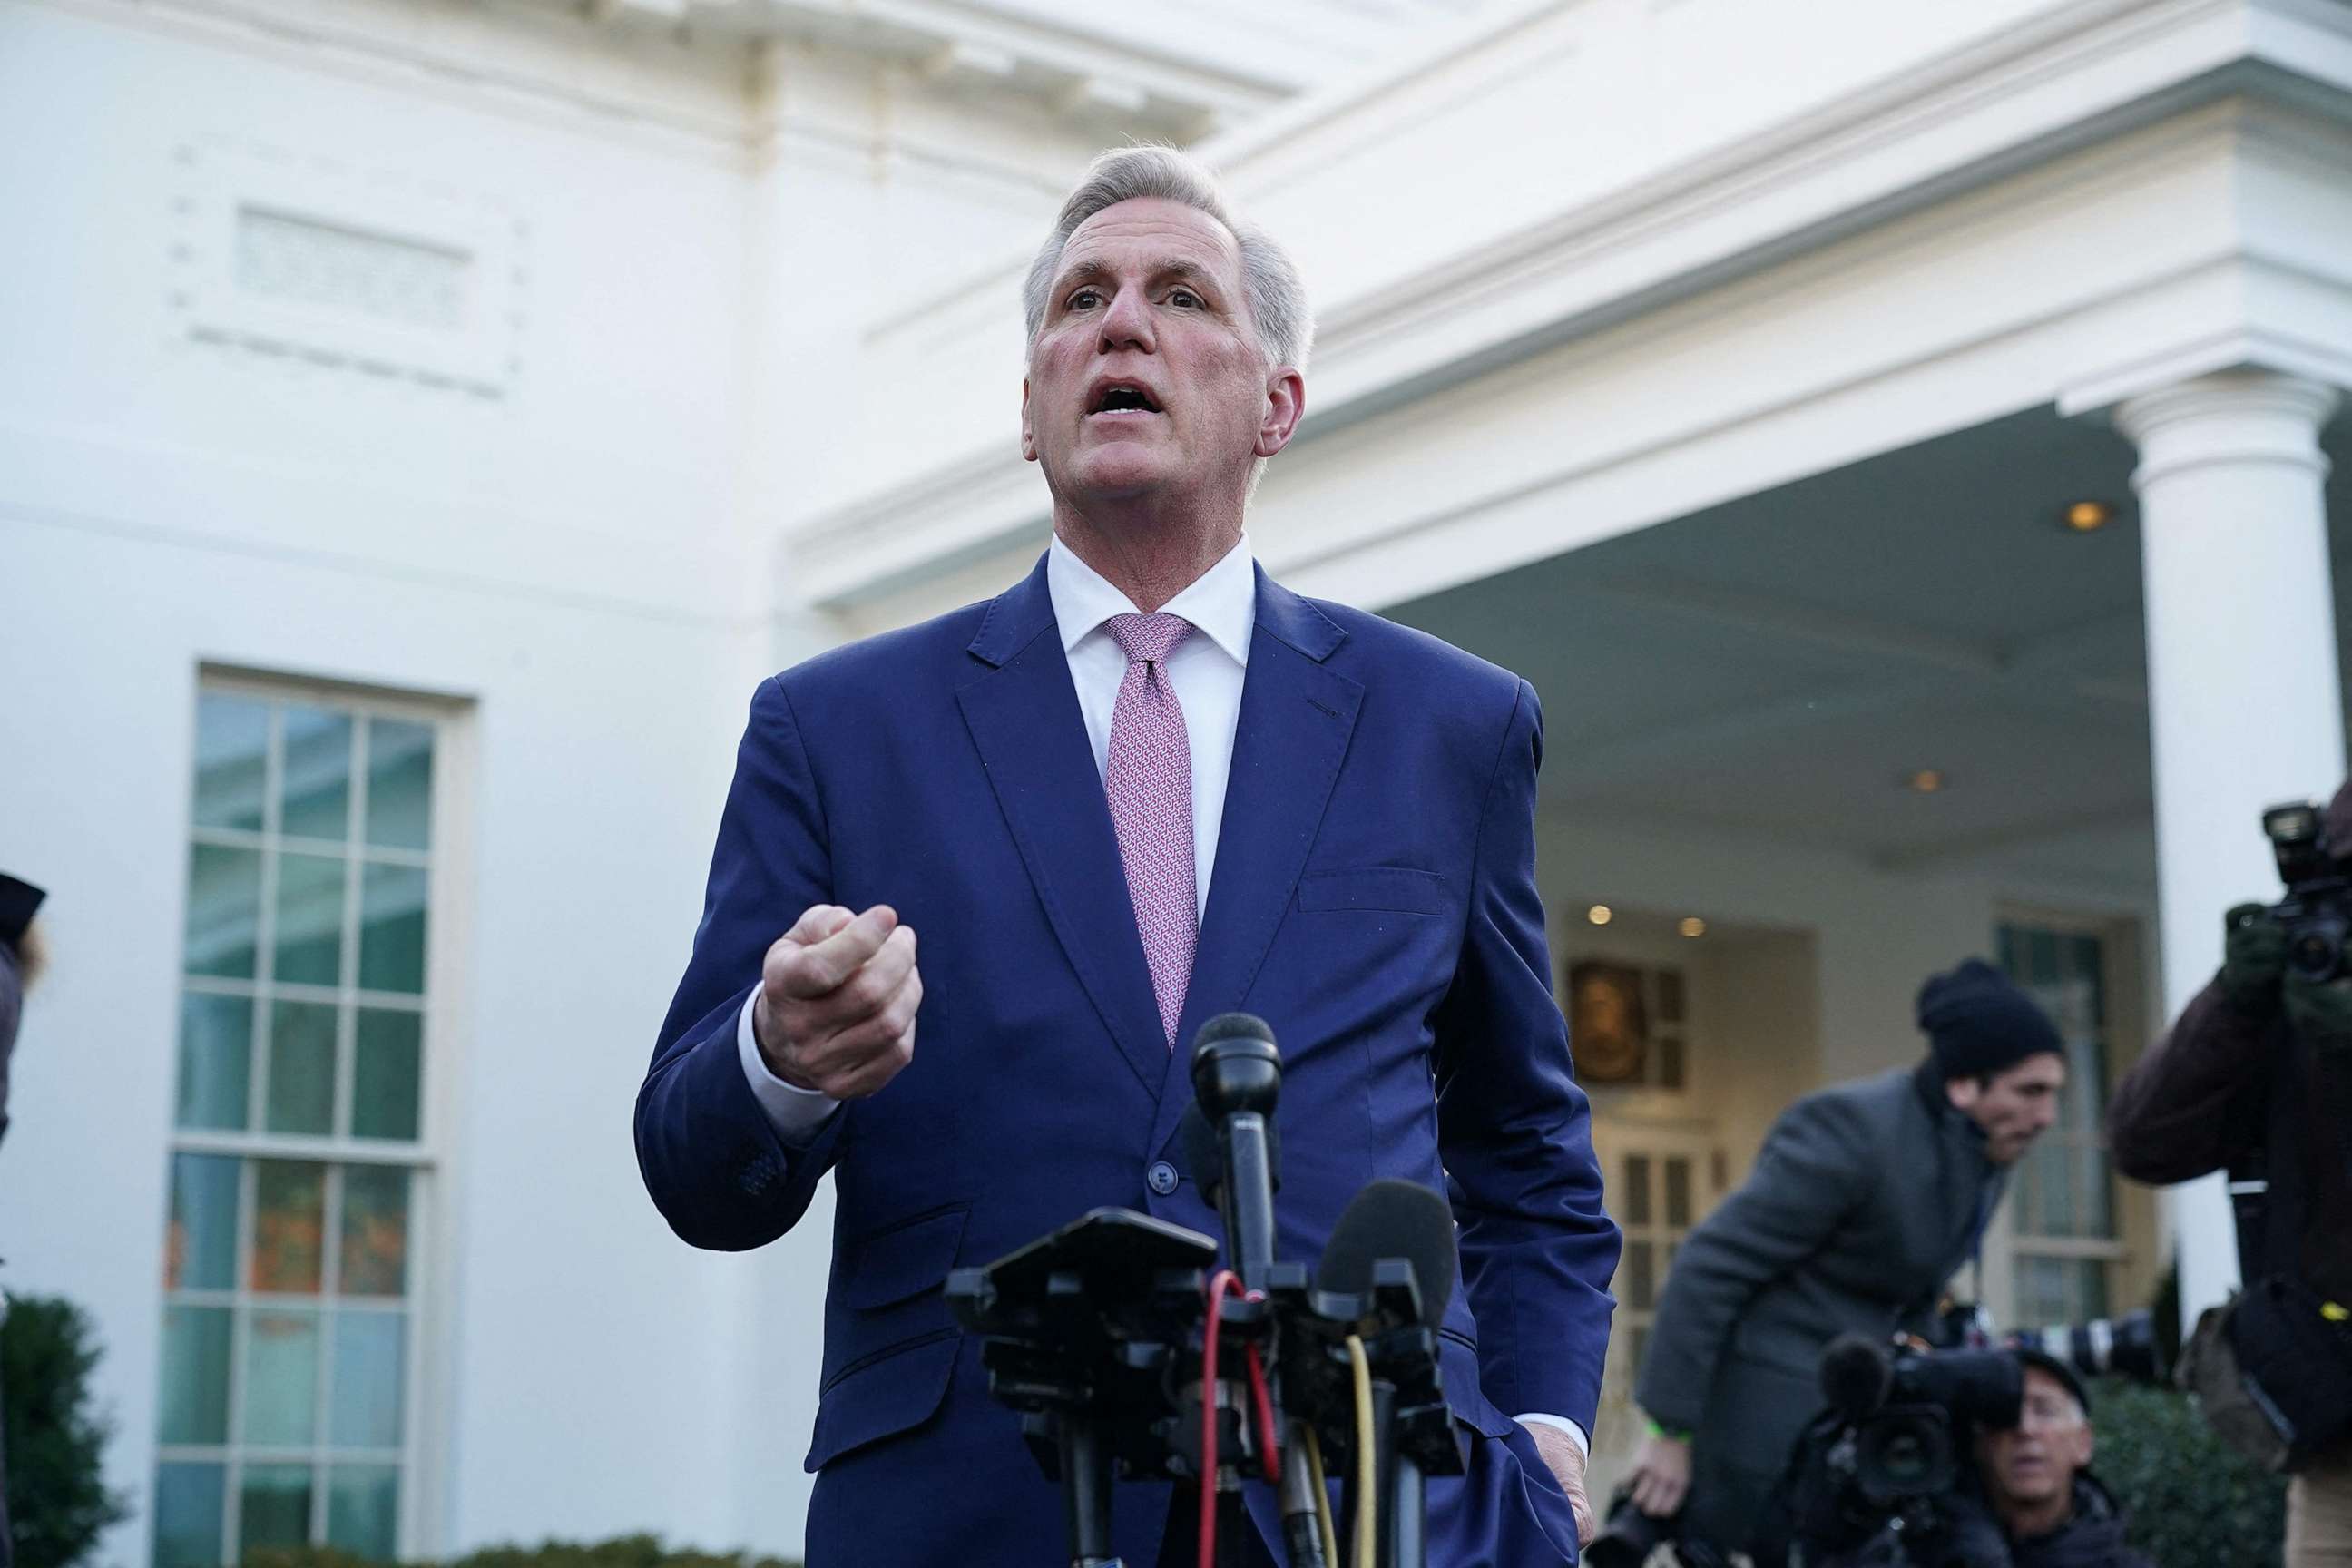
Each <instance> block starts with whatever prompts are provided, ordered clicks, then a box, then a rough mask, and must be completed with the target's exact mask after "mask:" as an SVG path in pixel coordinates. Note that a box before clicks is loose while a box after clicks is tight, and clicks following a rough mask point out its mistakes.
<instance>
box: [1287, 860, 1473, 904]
mask: <svg viewBox="0 0 2352 1568" xmlns="http://www.w3.org/2000/svg"><path fill="white" fill-rule="evenodd" d="M1446 891H1447V889H1446V886H1445V879H1444V878H1443V877H1441V876H1439V875H1438V874H1437V873H1436V872H1434V871H1421V870H1416V869H1414V868H1412V867H1410V866H1367V867H1364V868H1362V869H1360V870H1355V871H1318V872H1315V873H1313V874H1311V875H1309V876H1307V877H1303V878H1301V879H1299V883H1298V907H1299V908H1300V909H1302V910H1389V911H1391V912H1392V913H1397V914H1408V915H1442V914H1444V912H1445V910H1446V906H1447V902H1448V900H1447V898H1446Z"/></svg>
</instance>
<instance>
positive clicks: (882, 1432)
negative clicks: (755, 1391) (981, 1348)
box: [803, 1329, 963, 1475]
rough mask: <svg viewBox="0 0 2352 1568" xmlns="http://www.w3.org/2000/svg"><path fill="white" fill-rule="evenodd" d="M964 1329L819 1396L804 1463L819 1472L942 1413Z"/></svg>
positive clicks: (879, 1362)
mask: <svg viewBox="0 0 2352 1568" xmlns="http://www.w3.org/2000/svg"><path fill="white" fill-rule="evenodd" d="M961 1343H963V1335H961V1334H960V1333H958V1332H956V1331H954V1330H952V1329H946V1330H942V1331H940V1332H939V1333H938V1334H936V1335H933V1336H931V1337H930V1338H928V1339H923V1340H919V1341H917V1342H914V1343H913V1344H911V1345H908V1346H907V1347H906V1348H905V1349H903V1350H895V1351H892V1352H889V1353H887V1354H886V1355H882V1356H879V1357H877V1358H876V1359H875V1360H872V1361H869V1362H867V1363H866V1364H865V1365H864V1366H861V1367H857V1368H855V1369H854V1370H852V1371H851V1372H850V1373H848V1374H847V1375H845V1376H844V1377H841V1378H839V1379H837V1380H836V1381H835V1383H834V1384H833V1386H832V1387H830V1388H828V1389H826V1390H825V1391H824V1397H823V1398H821V1399H819V1400H818V1401H817V1406H816V1430H815V1432H814V1435H813V1436H811V1438H810V1441H809V1451H808V1458H807V1459H805V1460H804V1461H803V1468H805V1469H807V1470H808V1471H809V1472H810V1473H811V1474H812V1475H814V1473H815V1472H816V1471H817V1470H818V1469H820V1468H823V1467H824V1466H826V1465H829V1464H831V1463H832V1462H833V1461H834V1460H835V1459H837V1458H841V1456H842V1455H844V1454H846V1453H848V1452H849V1451H850V1450H851V1449H853V1448H862V1447H865V1446H866V1444H868V1443H876V1442H879V1441H881V1440H882V1439H883V1438H885V1437H890V1436H897V1435H898V1433H901V1432H904V1431H906V1430H907V1429H908V1428H909V1427H912V1426H921V1425H922V1424H923V1423H924V1422H926V1421H928V1420H929V1419H930V1418H931V1417H932V1416H933V1415H936V1414H938V1412H939V1408H940V1401H941V1400H943V1399H945V1398H946V1397H947V1392H948V1378H949V1376H950V1374H951V1373H953V1372H954V1371H955V1358H956V1347H957V1346H958V1345H961Z"/></svg>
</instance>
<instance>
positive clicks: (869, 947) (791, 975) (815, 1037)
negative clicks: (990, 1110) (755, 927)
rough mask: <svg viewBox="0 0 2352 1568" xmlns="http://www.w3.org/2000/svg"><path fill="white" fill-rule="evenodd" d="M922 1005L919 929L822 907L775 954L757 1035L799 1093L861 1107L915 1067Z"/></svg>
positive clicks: (878, 915)
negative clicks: (917, 961) (826, 1096)
mask: <svg viewBox="0 0 2352 1568" xmlns="http://www.w3.org/2000/svg"><path fill="white" fill-rule="evenodd" d="M922 1001H923V977H922V975H921V974H920V973H917V971H916V968H915V931H914V928H913V927H911V926H902V925H900V924H899V923H898V911H897V910H893V909H892V908H890V906H889V905H887V904H877V905H875V906H874V907H873V908H872V909H870V910H866V912H865V913H864V914H862V915H852V914H851V913H850V912H849V911H848V910H845V909H843V908H841V907H840V906H839V905H837V904H818V905H816V906H814V908H812V909H810V910H808V911H807V912H805V913H804V914H803V915H802V916H801V918H800V919H799V920H798V921H795V922H794V923H793V929H792V930H790V931H786V932H785V933H784V934H783V935H782V936H781V937H779V938H778V939H777V940H776V944H775V945H774V946H773V947H771V948H770V949H768V956H767V958H766V959H765V960H764V961H763V962H762V963H761V974H760V997H759V1000H758V1001H757V1002H755V1003H753V1004H752V1006H751V1032H752V1034H753V1036H754V1037H756V1038H757V1039H758V1041H759V1044H760V1056H761V1059H762V1060H764V1061H765V1062H766V1063H767V1064H768V1070H769V1071H770V1072H772V1073H774V1074H775V1075H776V1076H777V1077H778V1078H780V1079H783V1080H784V1081H785V1082H786V1083H789V1084H791V1085H792V1086H793V1088H795V1089H814V1090H815V1091H817V1092H819V1093H823V1094H829V1095H831V1096H832V1097H833V1098H834V1099H835V1100H862V1099H864V1098H865V1097H866V1096H867V1095H869V1094H872V1093H874V1092H875V1091H876V1090H877V1089H880V1088H881V1087H882V1086H883V1085H884V1084H886V1083H888V1082H889V1081H890V1080H891V1079H894V1078H896V1077H898V1074H899V1072H900V1070H901V1069H902V1068H905V1067H906V1065H907V1064H908V1062H910V1061H912V1060H914V1058H915V1013H916V1009H918V1008H919V1007H920V1006H921V1005H922Z"/></svg>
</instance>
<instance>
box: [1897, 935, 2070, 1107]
mask: <svg viewBox="0 0 2352 1568" xmlns="http://www.w3.org/2000/svg"><path fill="white" fill-rule="evenodd" d="M1919 1027H1921V1028H1922V1029H1925V1030H1926V1031H1927V1048H1928V1050H1929V1052H1930V1054H1931V1055H1932V1056H1933V1058H1934V1059H1935V1063H1936V1071H1937V1073H1938V1074H1940V1075H1941V1076H1942V1077H1943V1078H1944V1079H1947V1080H1949V1079H1956V1078H1983V1077H1985V1076H1987V1075H1989V1074H1991V1073H1997V1072H2005V1071H2007V1070H2008V1069H2009V1068H2013V1067H2015V1066H2016V1065H2017V1064H2018V1063H2020V1062H2021V1061H2023V1060H2024V1059H2025V1058H2028V1057H2032V1056H2039V1055H2041V1054H2042V1052H2044V1051H2051V1052H2054V1053H2056V1054H2058V1055H2061V1056H2063V1055H2064V1054H2065V1049H2066V1047H2065V1043H2064V1042H2063V1041H2062V1040H2061V1039H2059V1037H2058V1028H2057V1026H2056V1025H2054V1024H2053V1023H2051V1021H2050V1016H2049V1015H2048V1014H2047V1013H2044V1012H2043V1011H2042V1009H2041V1008H2040V1007H2039V1006H2037V1005H2035V1004H2034V1001H2033V998H2032V997H2031V996H2028V995H2027V994H2025V993H2024V992H2022V991H2020V990H2019V989H2018V988H2017V987H2016V986H2015V985H2013V984H2011V983H2010V979H2009V976H2007V975H2005V974H2003V973H2001V972H2000V970H1998V969H1995V968H1994V967H1993V966H1992V965H1991V964H1990V963H1986V962H1985V961H1984V960H1983V959H1981V958H1971V959H1969V960H1968V961H1967V962H1966V963H1962V964H1961V965H1960V966H1959V967H1958V969H1955V970H1953V971H1952V972H1951V973H1949V974H1938V975H1937V976H1936V977H1935V978H1934V979H1932V980H1930V981H1928V982H1927V984H1925V985H1922V986H1921V987H1919Z"/></svg>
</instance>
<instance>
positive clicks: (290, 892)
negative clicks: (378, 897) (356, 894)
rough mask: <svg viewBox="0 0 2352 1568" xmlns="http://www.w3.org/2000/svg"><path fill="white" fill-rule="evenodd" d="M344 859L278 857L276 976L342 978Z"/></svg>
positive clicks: (315, 981) (317, 980) (309, 980)
mask: <svg viewBox="0 0 2352 1568" xmlns="http://www.w3.org/2000/svg"><path fill="white" fill-rule="evenodd" d="M342 940H343V863H342V862H341V860H338V859H335V858H331V857H330V856H325V855H281V856H279V857H278V970H277V973H278V979H280V980H283V981H296V982H299V983H300V984H305V985H334V984H339V983H340V982H341V978H342V971H341V963H342Z"/></svg>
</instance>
